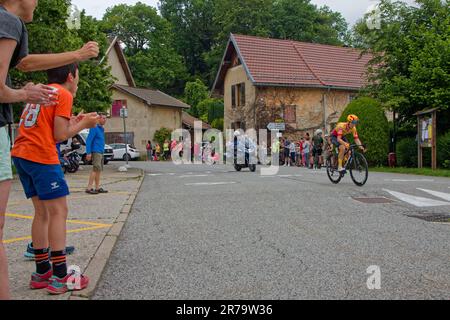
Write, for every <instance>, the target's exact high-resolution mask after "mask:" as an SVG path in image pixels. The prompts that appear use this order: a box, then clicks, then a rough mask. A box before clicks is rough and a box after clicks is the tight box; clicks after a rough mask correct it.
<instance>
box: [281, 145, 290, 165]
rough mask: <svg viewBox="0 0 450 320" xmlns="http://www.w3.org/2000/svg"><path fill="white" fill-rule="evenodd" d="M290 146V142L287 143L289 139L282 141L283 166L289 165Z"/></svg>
mask: <svg viewBox="0 0 450 320" xmlns="http://www.w3.org/2000/svg"><path fill="white" fill-rule="evenodd" d="M290 145H291V142H290V141H289V139H286V140H284V145H283V146H284V152H283V153H284V165H285V166H287V165H288V163H289V153H290V150H289V146H290Z"/></svg>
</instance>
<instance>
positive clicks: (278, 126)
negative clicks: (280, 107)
mask: <svg viewBox="0 0 450 320" xmlns="http://www.w3.org/2000/svg"><path fill="white" fill-rule="evenodd" d="M267 129H269V130H278V131H285V130H286V125H285V123H284V122H282V123H277V122H270V123H269V124H268V125H267Z"/></svg>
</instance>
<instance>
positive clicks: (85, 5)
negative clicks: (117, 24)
mask: <svg viewBox="0 0 450 320" xmlns="http://www.w3.org/2000/svg"><path fill="white" fill-rule="evenodd" d="M402 1H403V2H407V3H409V4H413V3H414V0H402ZM136 2H138V0H72V3H73V4H74V5H76V6H77V7H78V8H79V9H86V12H87V13H88V14H89V15H92V16H94V17H96V18H102V16H103V14H104V13H105V10H106V8H108V7H110V6H113V5H116V4H119V3H127V4H134V3H136ZM141 2H144V3H146V4H148V5H151V6H153V7H157V4H158V2H159V1H158V0H141ZM311 2H312V3H314V4H316V5H318V6H322V5H327V6H329V7H330V8H331V9H332V10H333V11H339V12H341V13H342V15H343V16H344V18H345V19H346V20H347V22H348V23H349V24H350V25H353V24H354V23H355V22H356V20H358V19H359V18H361V17H362V16H363V15H364V13H365V12H366V11H367V8H369V7H370V6H371V5H373V4H376V3H377V2H378V1H377V0H311Z"/></svg>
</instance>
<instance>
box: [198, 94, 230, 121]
mask: <svg viewBox="0 0 450 320" xmlns="http://www.w3.org/2000/svg"><path fill="white" fill-rule="evenodd" d="M223 111H224V107H223V100H222V99H215V98H208V99H205V100H203V101H201V102H200V103H199V104H198V105H197V112H198V114H199V117H200V119H201V120H202V121H205V122H208V123H212V122H213V121H214V120H215V119H220V118H223Z"/></svg>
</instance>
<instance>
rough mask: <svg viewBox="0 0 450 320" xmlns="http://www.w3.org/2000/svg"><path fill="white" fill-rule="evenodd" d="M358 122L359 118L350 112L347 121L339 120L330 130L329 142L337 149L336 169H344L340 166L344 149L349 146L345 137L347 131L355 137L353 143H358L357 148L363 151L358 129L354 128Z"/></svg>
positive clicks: (340, 170)
mask: <svg viewBox="0 0 450 320" xmlns="http://www.w3.org/2000/svg"><path fill="white" fill-rule="evenodd" d="M358 123H359V118H358V117H357V116H356V115H354V114H350V115H348V116H347V122H339V123H338V124H336V127H335V128H334V130H333V131H332V132H331V142H332V143H333V144H334V145H335V146H336V147H337V148H338V149H339V156H338V171H339V172H342V171H345V168H343V167H342V162H343V160H344V154H345V151H346V150H347V149H348V148H349V147H350V144H349V143H348V140H347V139H346V138H345V136H346V135H348V134H349V133H352V134H353V138H354V139H355V143H356V144H357V145H359V148H360V149H361V150H363V151H365V149H364V147H363V146H362V143H361V140H359V137H358V131H357V130H356V125H357V124H358Z"/></svg>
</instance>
